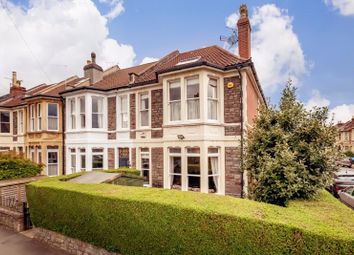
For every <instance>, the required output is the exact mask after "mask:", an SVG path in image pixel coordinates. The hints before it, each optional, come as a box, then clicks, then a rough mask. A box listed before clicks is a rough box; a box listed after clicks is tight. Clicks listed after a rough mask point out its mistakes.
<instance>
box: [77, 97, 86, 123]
mask: <svg viewBox="0 0 354 255" xmlns="http://www.w3.org/2000/svg"><path fill="white" fill-rule="evenodd" d="M81 100H83V101H84V103H83V106H84V107H83V108H84V109H82V107H81V106H82V104H81ZM78 101H79V108H80V128H81V129H84V128H86V97H85V96H80V97H79V98H78ZM82 120H83V121H82Z"/></svg>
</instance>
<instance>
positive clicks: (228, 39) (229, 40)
mask: <svg viewBox="0 0 354 255" xmlns="http://www.w3.org/2000/svg"><path fill="white" fill-rule="evenodd" d="M229 29H231V35H229V36H224V35H221V36H220V41H222V42H225V43H226V44H227V45H228V46H229V49H231V48H233V47H234V46H235V45H236V44H237V41H238V38H237V31H236V29H233V28H229Z"/></svg>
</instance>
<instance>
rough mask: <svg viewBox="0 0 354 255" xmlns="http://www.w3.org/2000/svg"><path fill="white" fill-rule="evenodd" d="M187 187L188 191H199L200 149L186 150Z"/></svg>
mask: <svg viewBox="0 0 354 255" xmlns="http://www.w3.org/2000/svg"><path fill="white" fill-rule="evenodd" d="M187 187H188V190H189V191H200V149H199V147H192V148H187Z"/></svg>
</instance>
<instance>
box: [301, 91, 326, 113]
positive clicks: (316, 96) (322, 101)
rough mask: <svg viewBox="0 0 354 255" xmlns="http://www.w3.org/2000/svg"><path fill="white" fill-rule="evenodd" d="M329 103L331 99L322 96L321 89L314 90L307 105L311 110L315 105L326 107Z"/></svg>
mask: <svg viewBox="0 0 354 255" xmlns="http://www.w3.org/2000/svg"><path fill="white" fill-rule="evenodd" d="M329 104H330V101H329V100H328V99H327V98H324V97H322V96H321V93H320V91H318V90H312V95H311V97H310V99H309V101H307V103H306V104H305V107H306V109H308V110H310V109H312V108H313V107H315V106H317V107H325V106H329Z"/></svg>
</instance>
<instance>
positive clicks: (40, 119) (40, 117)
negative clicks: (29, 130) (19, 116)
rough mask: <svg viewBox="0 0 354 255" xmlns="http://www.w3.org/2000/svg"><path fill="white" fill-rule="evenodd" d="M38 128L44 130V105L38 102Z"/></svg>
mask: <svg viewBox="0 0 354 255" xmlns="http://www.w3.org/2000/svg"><path fill="white" fill-rule="evenodd" d="M37 130H38V131H40V130H42V105H41V104H37Z"/></svg>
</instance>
